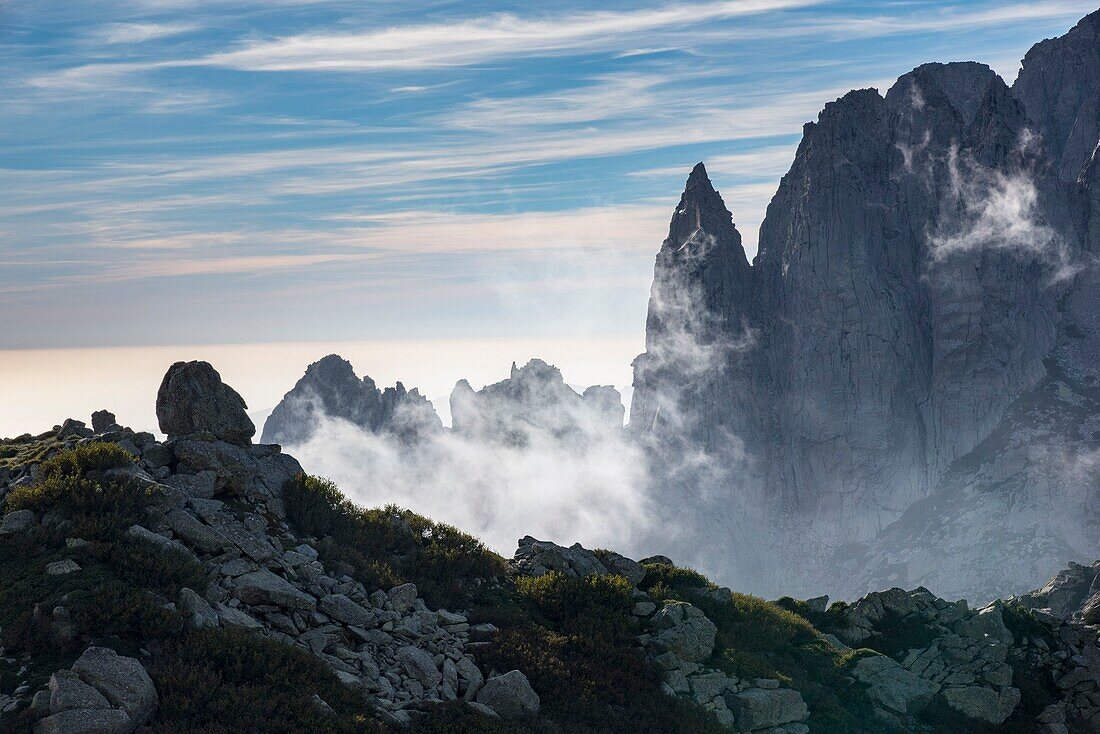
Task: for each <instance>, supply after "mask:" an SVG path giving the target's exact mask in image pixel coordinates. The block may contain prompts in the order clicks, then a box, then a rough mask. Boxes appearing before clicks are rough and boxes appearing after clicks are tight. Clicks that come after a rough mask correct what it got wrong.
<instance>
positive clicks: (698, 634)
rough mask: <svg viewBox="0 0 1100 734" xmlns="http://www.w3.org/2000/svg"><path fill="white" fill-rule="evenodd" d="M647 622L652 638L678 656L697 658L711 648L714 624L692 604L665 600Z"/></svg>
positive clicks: (709, 651)
mask: <svg viewBox="0 0 1100 734" xmlns="http://www.w3.org/2000/svg"><path fill="white" fill-rule="evenodd" d="M650 624H651V625H652V627H653V630H654V632H655V634H654V636H653V642H654V643H656V645H657V646H659V647H663V648H664V649H666V650H668V651H669V652H671V653H673V654H675V655H676V657H678V658H680V659H681V660H686V661H688V662H699V661H700V660H705V659H706V658H708V657H709V656H710V654H711V652H713V651H714V638H715V635H717V634H718V627H716V626H715V624H714V622H711V621H710V620H709V619H707V615H705V614H703V611H702V610H701V609H699V608H698V607H696V606H694V605H692V604H688V603H687V602H681V601H673V602H668V603H667V604H665V606H664V607H662V608H661V610H660V611H658V612H657V613H656V614H654V615H653V619H652V620H651V621H650Z"/></svg>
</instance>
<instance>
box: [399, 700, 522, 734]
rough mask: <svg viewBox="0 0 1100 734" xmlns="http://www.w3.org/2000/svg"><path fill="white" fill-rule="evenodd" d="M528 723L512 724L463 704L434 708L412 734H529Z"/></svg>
mask: <svg viewBox="0 0 1100 734" xmlns="http://www.w3.org/2000/svg"><path fill="white" fill-rule="evenodd" d="M530 731H531V729H530V725H529V724H528V723H526V722H524V723H523V724H522V725H521V724H512V723H508V722H506V721H501V720H500V719H494V718H491V717H489V716H485V715H484V714H481V713H479V712H478V711H475V710H474V709H473V708H471V707H469V706H467V705H466V704H463V703H447V704H442V705H439V706H433V707H432V708H430V709H428V711H427V712H426V713H425V715H424V716H421V717H419V718H417V719H415V720H414V722H413V725H412V726H411V727H410V728H409V732H410V734H529V732H530Z"/></svg>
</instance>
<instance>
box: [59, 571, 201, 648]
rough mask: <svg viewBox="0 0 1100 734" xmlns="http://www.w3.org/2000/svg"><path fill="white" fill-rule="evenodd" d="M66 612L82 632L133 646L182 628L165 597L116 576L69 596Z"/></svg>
mask: <svg viewBox="0 0 1100 734" xmlns="http://www.w3.org/2000/svg"><path fill="white" fill-rule="evenodd" d="M70 612H71V614H72V619H73V621H74V622H75V623H76V625H77V628H78V629H79V630H80V631H81V632H82V633H83V634H86V635H88V636H91V637H94V638H99V639H103V638H117V639H119V640H122V641H124V642H126V643H129V645H130V646H131V647H132V648H135V649H136V647H138V646H143V645H148V644H150V643H151V642H154V641H157V640H164V639H167V638H169V637H172V636H173V635H176V634H178V633H180V632H181V631H182V629H183V617H182V616H180V613H179V612H178V611H176V610H175V608H173V607H170V606H168V600H167V599H163V598H158V597H156V596H155V595H153V594H152V593H151V592H149V591H146V590H144V589H140V588H136V587H134V586H132V585H130V584H127V583H125V582H123V581H119V580H117V579H111V580H109V581H107V582H106V583H104V584H102V585H101V586H99V587H98V588H96V589H95V590H93V591H91V592H89V593H85V594H81V595H80V596H78V597H76V598H74V599H72V600H71V602H70Z"/></svg>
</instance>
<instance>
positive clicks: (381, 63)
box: [195, 0, 823, 71]
mask: <svg viewBox="0 0 1100 734" xmlns="http://www.w3.org/2000/svg"><path fill="white" fill-rule="evenodd" d="M822 1H823V0H732V1H724V2H709V3H696V4H681V5H666V6H662V7H655V8H647V9H644V10H632V11H624V12H605V11H592V12H585V13H571V14H568V15H560V16H547V17H542V18H524V17H519V16H516V15H493V16H487V17H480V18H473V19H469V20H458V21H454V22H447V23H427V24H420V25H405V26H396V27H391V28H385V29H383V30H380V31H374V30H365V31H362V32H358V33H309V34H300V35H294V36H287V37H283V38H276V39H273V40H268V41H254V42H251V43H248V44H246V45H244V46H242V47H241V48H238V49H235V50H231V51H227V52H225V53H220V54H213V55H210V56H207V57H205V58H203V59H200V60H198V61H197V62H195V63H199V64H205V65H210V66H223V67H228V68H232V69H240V70H247V71H323V70H329V71H332V70H344V71H347V70H379V69H417V68H440V67H448V66H465V65H470V64H477V63H482V62H486V61H491V60H494V59H501V58H506V57H511V56H525V57H530V56H538V55H545V54H561V53H577V52H582V51H594V50H598V51H601V52H615V51H627V50H630V49H632V48H635V47H637V46H638V38H639V36H641V35H644V34H651V33H654V32H656V31H661V30H666V29H672V28H682V27H685V26H693V25H698V24H701V23H707V22H712V21H720V20H727V19H730V18H735V17H738V16H746V15H757V14H761V13H768V12H772V11H777V10H789V9H793V8H804V7H808V6H812V5H817V4H819V3H821V2H822Z"/></svg>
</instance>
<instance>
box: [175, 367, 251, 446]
mask: <svg viewBox="0 0 1100 734" xmlns="http://www.w3.org/2000/svg"><path fill="white" fill-rule="evenodd" d="M247 408H248V406H247V405H245V402H244V398H242V397H241V396H240V395H239V394H238V393H237V391H236V390H234V389H233V388H231V387H230V386H229V385H226V384H225V383H224V382H222V378H221V375H219V374H218V371H217V370H215V369H214V368H213V367H212V366H211V365H210V363H209V362H176V363H175V364H174V365H172V366H171V367H169V368H168V372H167V373H166V374H165V375H164V380H163V381H162V382H161V384H160V389H159V390H157V420H158V421H159V423H160V430H161V431H163V432H164V434H165V435H167V436H168V437H169V438H176V437H179V436H189V435H193V434H211V435H213V436H214V437H215V438H218V439H221V440H223V441H226V442H228V443H233V444H237V445H240V446H247V445H248V444H249V443H251V441H252V436H254V435H255V434H256V426H255V425H253V423H252V420H251V419H250V418H249V417H248V413H247V412H246V410H247Z"/></svg>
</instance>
